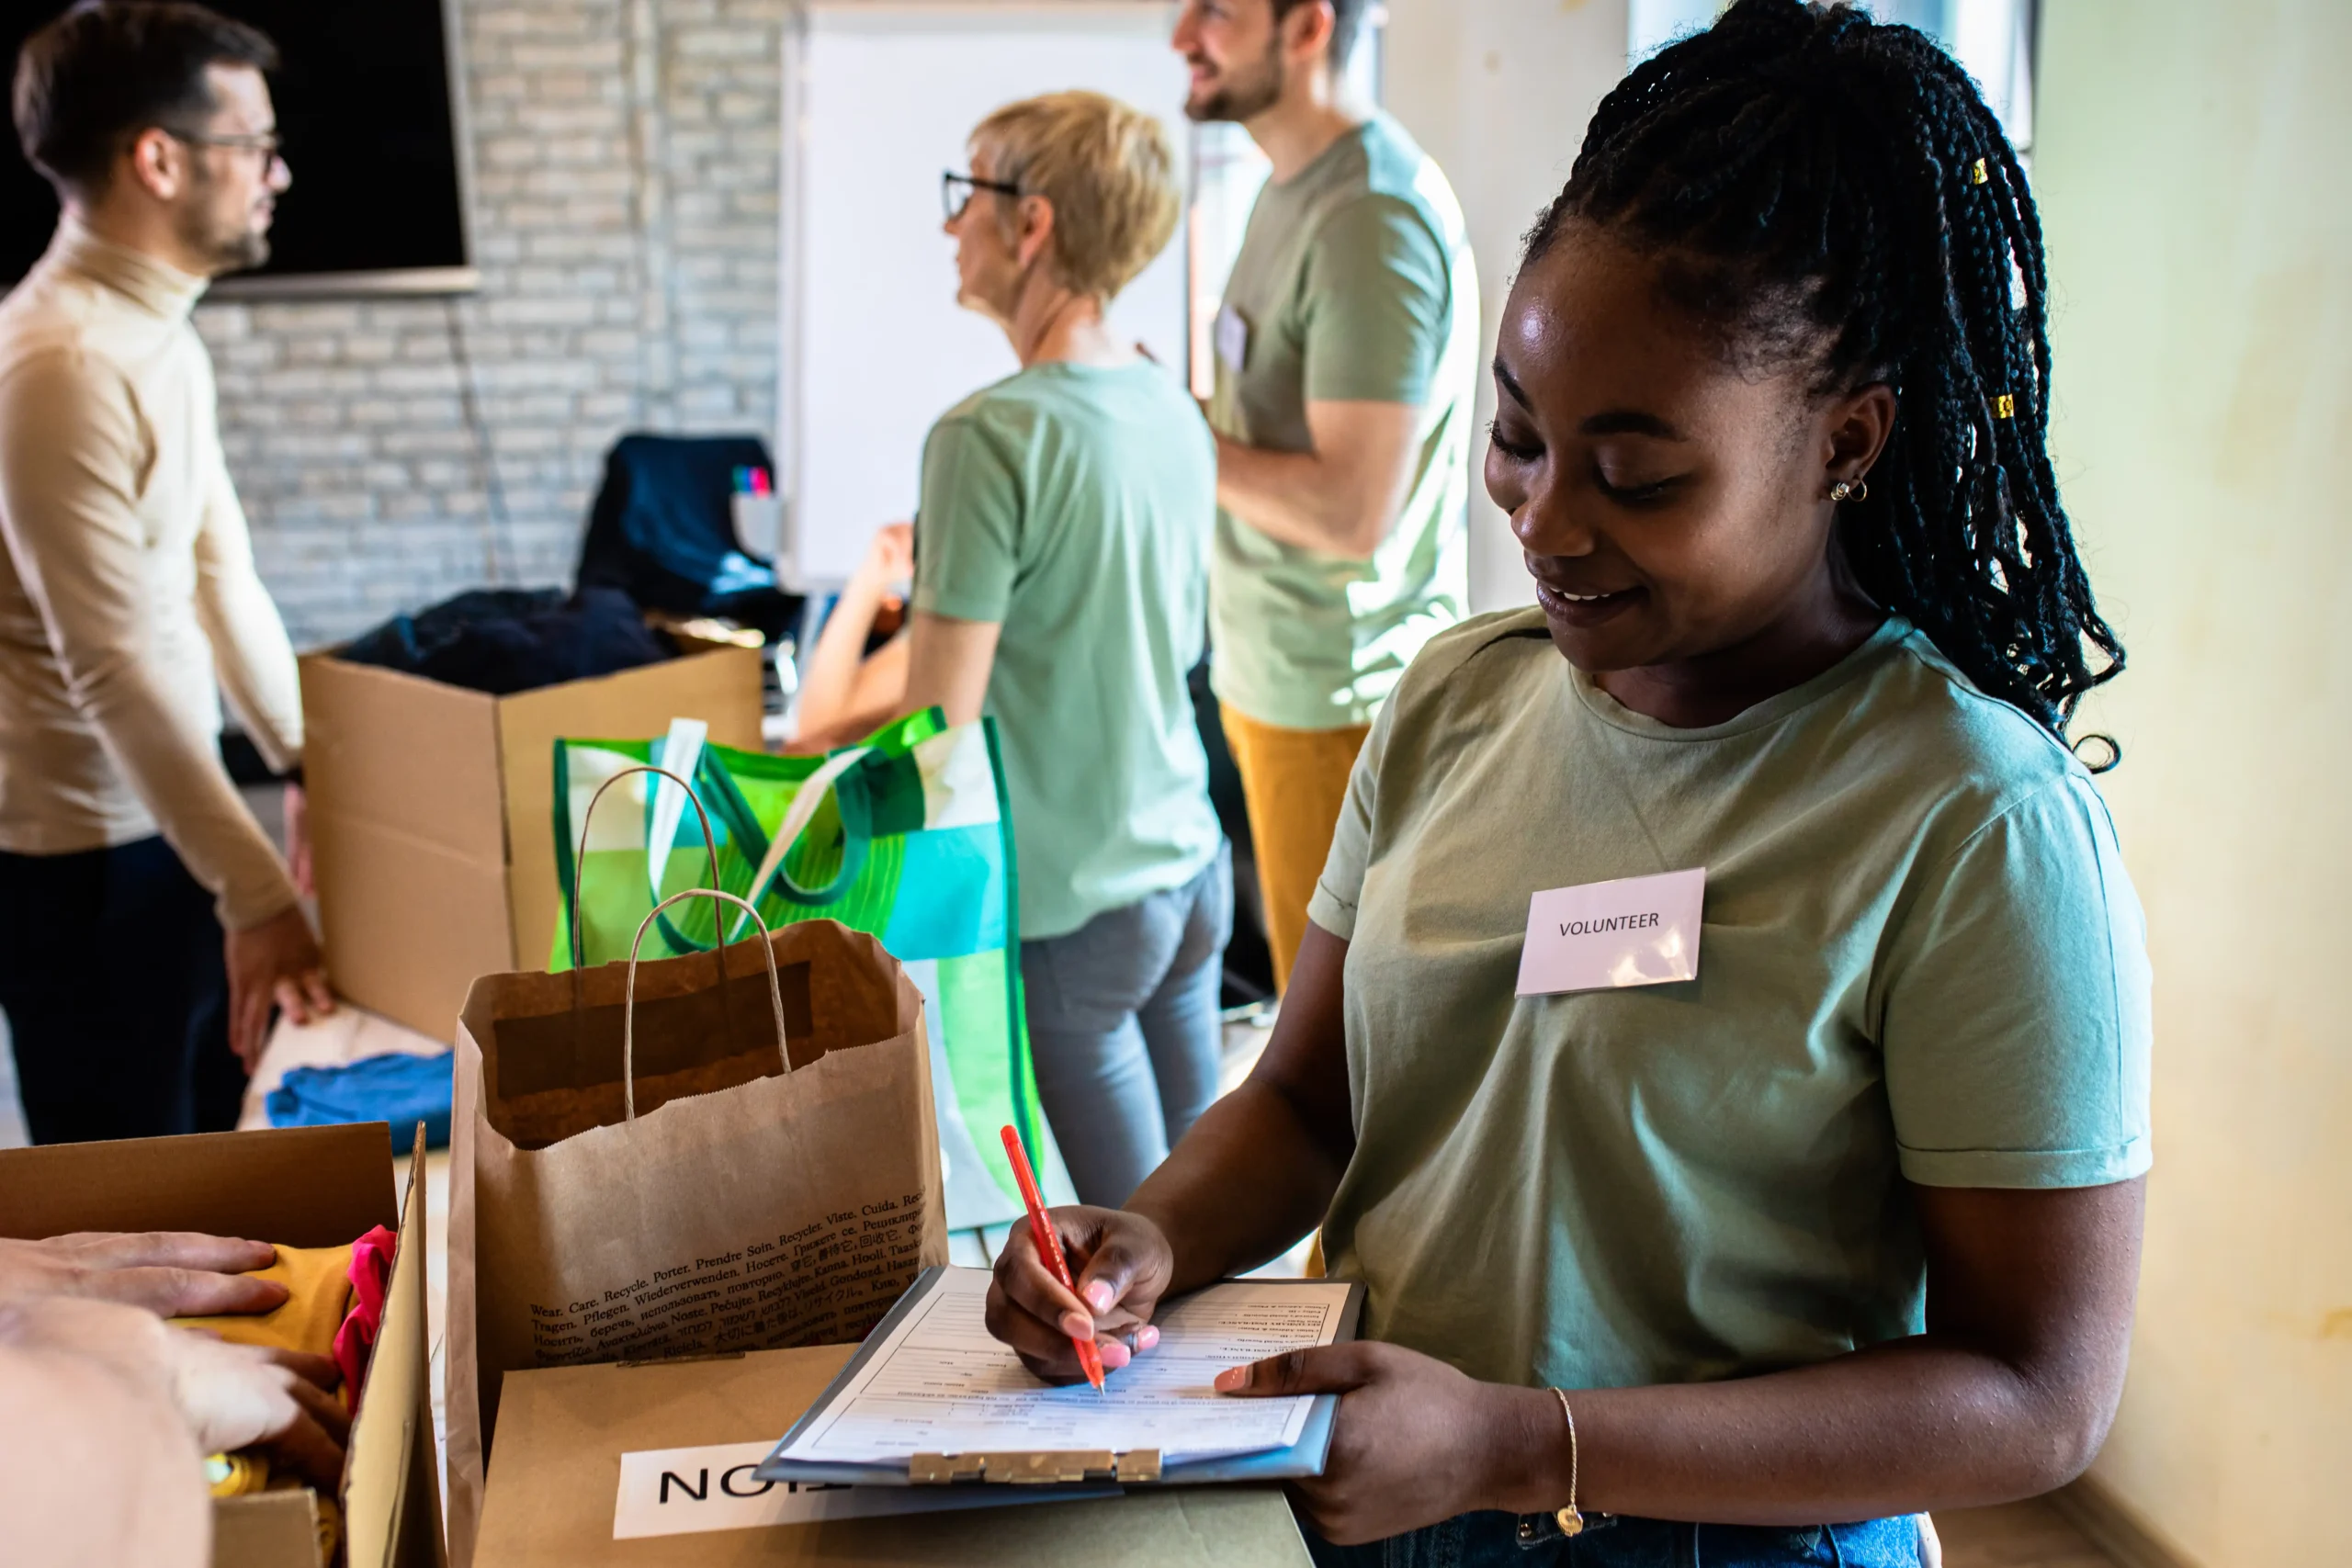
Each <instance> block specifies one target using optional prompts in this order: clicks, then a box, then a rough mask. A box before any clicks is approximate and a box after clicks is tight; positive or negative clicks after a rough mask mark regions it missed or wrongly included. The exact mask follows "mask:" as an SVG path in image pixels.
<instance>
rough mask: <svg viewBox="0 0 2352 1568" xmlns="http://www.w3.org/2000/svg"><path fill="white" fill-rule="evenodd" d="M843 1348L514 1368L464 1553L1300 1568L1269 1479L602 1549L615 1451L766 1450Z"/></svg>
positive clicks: (1301, 1545) (592, 1562)
mask: <svg viewBox="0 0 2352 1568" xmlns="http://www.w3.org/2000/svg"><path fill="white" fill-rule="evenodd" d="M855 1351H856V1347H855V1346H854V1345H827V1346H820V1347H818V1348H813V1349H806V1350H753V1351H750V1352H748V1353H746V1354H743V1355H740V1356H729V1357H722V1358H715V1359H714V1358H687V1359H679V1360H674V1361H656V1362H649V1363H637V1364H632V1363H628V1362H620V1363H616V1364H612V1365H604V1366H587V1367H549V1368H546V1369H543V1370H538V1371H518V1372H509V1373H508V1374H507V1375H506V1385H505V1393H504V1394H503V1398H502V1399H501V1401H500V1404H499V1416H498V1446H497V1447H496V1448H495V1449H494V1450H492V1453H491V1461H490V1479H489V1484H488V1486H487V1488H486V1489H485V1491H484V1495H483V1500H482V1516H481V1535H480V1538H479V1544H478V1546H477V1548H476V1560H477V1561H478V1562H483V1563H496V1564H498V1565H499V1568H597V1565H601V1564H607V1563H610V1564H625V1565H629V1568H636V1565H639V1564H648V1565H650V1564H679V1565H684V1564H694V1565H695V1568H730V1565H733V1564H741V1563H761V1564H788V1563H797V1564H804V1565H809V1568H814V1565H817V1564H830V1563H856V1564H858V1565H859V1568H939V1565H944V1564H949V1563H954V1564H959V1565H963V1568H1038V1564H1040V1563H1057V1562H1073V1563H1075V1562H1086V1563H1118V1564H1121V1565H1122V1568H1308V1561H1309V1560H1308V1558H1307V1555H1306V1543H1305V1542H1304V1541H1302V1540H1300V1539H1299V1533H1298V1526H1297V1524H1296V1523H1295V1521H1294V1520H1293V1519H1292V1517H1291V1512H1290V1504H1289V1503H1288V1502H1287V1501H1286V1500H1285V1499H1284V1497H1283V1494H1282V1492H1281V1491H1280V1490H1279V1489H1277V1488H1274V1487H1266V1486H1237V1487H1226V1486H1167V1487H1155V1488H1150V1489H1146V1490H1138V1491H1136V1492H1132V1493H1130V1494H1128V1495H1126V1496H1124V1497H1117V1498H1108V1499H1104V1500H1102V1501H1098V1502H1081V1503H1036V1504H1029V1505H1026V1506H1010V1507H991V1508H975V1509H971V1510H968V1511H962V1512H956V1513H944V1514H937V1513H934V1514H916V1515H907V1516H901V1517H884V1518H865V1519H839V1520H831V1521H828V1522H826V1523H824V1524H818V1525H776V1526H768V1527H765V1528H760V1529H725V1530H707V1531H699V1532H696V1533H695V1534H691V1535H669V1536H651V1537H639V1538H637V1539H634V1540H614V1539H613V1515H614V1509H615V1506H616V1503H617V1501H618V1499H619V1493H620V1473H621V1455H622V1454H624V1453H636V1452H642V1451H644V1450H649V1449H676V1448H695V1447H702V1446H706V1445H714V1444H721V1443H757V1442H774V1441H775V1439H777V1438H781V1437H782V1436H783V1435H784V1432H785V1429H786V1427H790V1426H791V1425H792V1423H793V1422H794V1421H795V1420H797V1419H798V1418H799V1416H800V1414H801V1412H802V1411H804V1410H806V1409H807V1408H808V1407H809V1404H812V1403H814V1402H815V1400H816V1398H817V1396H818V1395H819V1394H820V1393H823V1392H824V1390H825V1385H826V1384H827V1383H829V1382H831V1381H832V1377H833V1374H834V1373H836V1372H838V1371H841V1369H842V1363H844V1362H845V1361H847V1360H848V1359H849V1358H850V1357H851V1356H852V1355H853V1354H854V1353H855Z"/></svg>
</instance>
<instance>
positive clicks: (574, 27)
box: [197, 0, 791, 645]
mask: <svg viewBox="0 0 2352 1568" xmlns="http://www.w3.org/2000/svg"><path fill="white" fill-rule="evenodd" d="M790 10H791V0H458V16H459V26H460V33H461V41H460V44H459V48H460V50H461V52H462V58H463V62H464V65H465V73H466V82H467V97H468V103H467V130H468V131H469V135H470V138H471V141H472V158H473V168H474V202H473V219H474V230H473V233H474V251H475V259H476V262H477V265H479V267H480V269H481V277H482V286H481V291H480V292H479V293H478V294H475V295H471V296H468V297H464V298H460V299H455V300H442V299H417V300H392V301H384V302H370V303H355V302H348V301H327V302H301V303H296V302H288V303H283V304H236V303H222V304H215V305H207V306H205V307H203V308H202V309H200V310H198V314H197V322H198V328H199V329H200V330H201V331H202V333H203V334H204V336H205V339H206V341H207V342H208V343H209V344H210V345H211V348H212V353H213V356H214V360H215V363H216V365H217V367H218V368H219V372H220V421H221V435H222V439H223V442H224V444H225V445H226V446H227V449H228V455H229V466H230V468H231V471H232V473H233V474H234V476H235V478H236V481H237V487H238V491H239V492H240V494H242V496H243V499H244V503H245V510H246V512H247V513H248V514H249V515H250V516H251V518H252V520H253V530H254V550H255V553H256V555H257V557H258V558H259V560H260V564H261V570H262V575H263V577H264V578H265V579H266V581H267V582H268V584H269V587H270V589H271V591H272V592H274V593H275V594H276V596H277V601H278V604H279V606H280V607H281V609H282V610H283V612H284V614H285V616H286V620H287V624H288V629H289V630H290V631H292V633H293V634H294V637H295V641H296V643H297V644H298V645H308V644H311V643H314V642H318V641H322V640H325V639H329V638H333V637H344V636H347V635H349V634H351V633H353V632H355V631H357V630H360V629H362V628H364V627H365V626H368V625H369V624H371V623H372V622H374V621H376V620H378V619H380V618H381V617H382V616H384V615H389V614H390V613H391V612H392V611H394V610H398V609H401V608H404V607H410V606H413V605H417V604H424V603H427V602H430V601H431V600H434V599H436V598H439V597H442V596H444V595H446V594H447V593H450V592H455V591H457V590H458V589H460V588H464V587H469V586H473V585H475V584H478V583H481V582H484V581H491V580H492V577H493V575H495V576H496V577H497V579H499V580H500V581H505V582H508V583H515V582H525V583H534V584H536V583H544V582H557V581H566V580H568V578H569V576H570V572H571V565H572V562H573V560H574V558H575V555H576V552H577V549H578V542H579V533H580V526H581V523H582V519H583V518H584V516H585V515H586V511H587V506H588V502H589V500H590V498H591V497H592V496H593V494H594V487H595V482H596V479H597V476H598V472H599V465H600V460H601V458H602V457H603V455H604V452H605V448H606V447H607V446H610V444H611V443H612V441H613V439H614V437H615V436H616V435H618V434H620V433H622V432H623V431H625V430H630V429H640V428H642V429H653V430H677V431H719V430H743V431H752V432H755V433H758V434H763V435H767V434H769V433H771V432H772V431H773V429H774V427H775V388H776V217H777V214H776V200H777V181H778V169H777V159H778V155H779V143H780V139H781V125H782V114H781V108H780V96H779V95H780V81H779V72H780V65H779V62H780V58H781V52H782V33H783V28H784V27H785V23H786V17H787V16H788V14H789V12H790ZM295 176H296V185H295V188H294V190H293V191H292V192H291V193H290V194H289V195H288V198H287V199H288V200H289V201H300V199H301V186H300V179H301V170H300V168H297V169H296V171H295ZM453 317H454V322H453ZM453 328H454V329H455V330H453ZM460 342H462V345H463V351H464V352H463V357H462V358H461V356H460V354H459V352H458V345H459V343H460ZM468 361H469V362H470V365H471V378H470V379H471V389H470V394H471V397H472V399H473V401H474V404H475V406H476V407H477V408H478V409H479V412H480V414H481V425H482V429H481V431H480V432H479V433H478V432H477V431H476V429H475V428H474V427H473V426H471V425H470V424H469V420H468V417H467V403H468V397H469V388H468V385H467V382H468V378H467V376H466V375H465V374H464V373H463V370H462V368H461V367H462V366H463V365H464V364H465V363H466V362H468ZM485 437H486V441H487V449H486V450H485V449H484V438H485ZM502 514H503V526H502V525H500V518H501V516H502Z"/></svg>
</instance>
